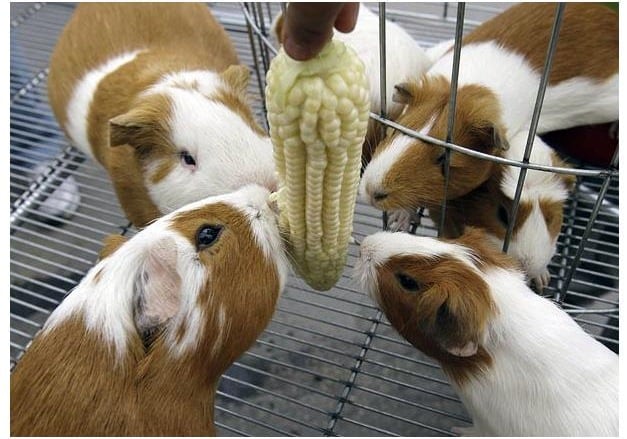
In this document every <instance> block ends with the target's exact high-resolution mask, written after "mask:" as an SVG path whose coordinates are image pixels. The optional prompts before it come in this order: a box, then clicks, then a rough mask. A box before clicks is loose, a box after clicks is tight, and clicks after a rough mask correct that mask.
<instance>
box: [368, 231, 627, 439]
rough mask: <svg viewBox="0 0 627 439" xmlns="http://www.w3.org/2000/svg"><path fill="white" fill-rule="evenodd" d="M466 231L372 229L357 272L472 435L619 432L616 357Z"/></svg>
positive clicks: (503, 258)
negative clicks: (439, 374) (462, 412)
mask: <svg viewBox="0 0 627 439" xmlns="http://www.w3.org/2000/svg"><path fill="white" fill-rule="evenodd" d="M485 240H486V238H485V237H484V236H483V235H482V232H481V231H479V230H476V229H468V230H467V232H466V233H465V234H464V235H463V236H462V237H461V238H459V239H457V240H454V241H446V240H438V239H435V238H425V237H418V236H414V235H409V234H407V233H402V232H397V233H392V232H379V233H376V234H374V235H371V236H368V237H366V238H365V239H364V240H363V241H362V244H361V250H360V251H361V254H360V259H359V263H358V264H357V266H356V276H358V277H359V278H360V279H361V283H362V285H363V287H364V288H365V289H366V290H368V291H369V292H370V293H371V294H372V296H373V297H374V298H375V299H376V300H377V301H378V303H379V305H380V307H381V309H382V310H383V311H384V312H385V314H386V316H387V318H388V319H389V321H390V323H391V324H392V325H393V326H394V328H395V329H396V330H397V331H398V332H399V333H400V334H401V335H402V336H403V337H405V338H406V339H407V340H408V341H409V342H410V343H411V344H412V345H414V346H415V347H416V348H417V349H419V350H420V351H422V352H424V353H425V354H426V355H428V356H430V357H432V358H434V359H435V360H437V361H438V362H439V364H440V365H441V366H442V369H443V371H444V372H445V373H446V375H447V376H448V378H449V381H450V382H451V385H452V386H453V387H454V388H455V390H456V391H457V393H458V394H459V396H460V398H461V400H462V402H463V404H464V406H465V407H466V409H467V410H468V412H469V413H470V415H471V416H472V419H473V426H472V427H471V428H467V429H460V430H457V431H458V432H460V433H463V434H467V435H473V436H616V435H618V420H619V412H618V376H619V370H618V356H617V355H616V354H615V353H613V352H612V351H610V350H609V349H608V348H606V347H605V346H603V345H602V344H601V343H599V342H598V341H596V340H595V339H593V338H592V337H591V336H590V335H588V334H587V333H586V332H584V330H583V329H582V328H581V327H580V326H579V325H577V323H575V321H574V320H573V319H572V318H571V317H570V316H568V315H567V314H566V313H565V312H564V311H562V310H561V309H560V308H559V307H558V306H557V305H556V304H555V303H553V302H551V301H550V300H547V299H545V298H543V297H540V296H538V295H537V294H535V293H534V292H533V291H532V290H531V289H529V288H528V287H527V285H526V284H525V282H524V278H523V275H522V273H521V272H520V271H518V269H517V268H516V267H515V263H514V262H513V260H511V259H510V258H508V257H507V256H506V255H503V254H501V253H500V252H499V251H498V250H496V249H494V248H492V247H491V246H490V245H489V244H487V243H486V242H485Z"/></svg>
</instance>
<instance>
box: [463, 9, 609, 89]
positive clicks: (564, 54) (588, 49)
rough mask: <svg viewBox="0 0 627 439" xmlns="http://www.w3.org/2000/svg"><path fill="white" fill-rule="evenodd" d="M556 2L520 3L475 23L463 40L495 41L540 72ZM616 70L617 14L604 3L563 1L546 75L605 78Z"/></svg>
mask: <svg viewBox="0 0 627 439" xmlns="http://www.w3.org/2000/svg"><path fill="white" fill-rule="evenodd" d="M556 10H557V3H521V4H519V5H515V6H512V7H511V8H509V9H507V10H506V11H505V12H503V13H501V14H499V15H497V16H496V17H494V18H492V19H491V20H488V21H486V22H485V23H483V24H482V25H481V26H479V27H477V28H476V29H475V30H474V31H472V32H471V33H470V34H468V36H466V37H465V38H464V40H463V44H471V43H480V42H484V41H490V40H494V41H496V42H498V43H499V44H500V45H502V46H503V47H505V48H506V49H508V50H511V51H513V52H516V53H519V54H521V55H522V56H524V57H525V58H526V59H527V60H528V61H529V63H530V64H531V66H532V67H533V68H534V69H535V70H536V71H539V72H541V71H542V69H543V68H544V62H545V57H546V53H547V50H548V47H549V39H550V35H551V29H552V27H553V21H554V19H555V12H556ZM617 72H618V14H617V13H615V12H614V11H612V10H611V9H609V8H608V7H606V6H605V5H603V4H594V3H568V4H567V5H566V8H565V9H564V15H563V18H562V26H561V28H560V33H559V40H558V44H557V50H556V53H555V56H554V59H553V66H552V69H551V75H550V78H549V82H550V84H557V83H559V82H562V81H565V80H567V79H570V78H573V77H576V76H587V77H590V78H595V79H598V80H604V79H606V78H608V77H610V76H611V75H613V74H615V73H617Z"/></svg>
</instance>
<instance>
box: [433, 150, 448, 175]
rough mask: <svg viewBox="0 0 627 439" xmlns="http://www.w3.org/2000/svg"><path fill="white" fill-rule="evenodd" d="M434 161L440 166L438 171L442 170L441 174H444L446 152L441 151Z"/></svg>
mask: <svg viewBox="0 0 627 439" xmlns="http://www.w3.org/2000/svg"><path fill="white" fill-rule="evenodd" d="M435 163H436V164H437V165H438V166H439V167H440V171H441V172H442V175H444V166H445V164H446V152H443V153H442V154H440V155H439V156H438V158H437V160H436V161H435Z"/></svg>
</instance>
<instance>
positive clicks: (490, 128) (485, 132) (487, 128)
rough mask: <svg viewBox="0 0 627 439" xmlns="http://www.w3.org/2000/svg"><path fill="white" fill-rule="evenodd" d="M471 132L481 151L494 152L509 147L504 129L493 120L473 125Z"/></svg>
mask: <svg viewBox="0 0 627 439" xmlns="http://www.w3.org/2000/svg"><path fill="white" fill-rule="evenodd" d="M471 132H472V134H473V135H474V137H475V139H476V146H477V147H478V148H477V149H478V150H479V151H481V152H486V153H492V152H494V151H496V150H499V149H500V150H503V151H506V150H508V149H509V142H508V141H507V138H506V137H505V133H504V130H503V129H502V128H501V127H499V126H498V125H497V124H495V123H493V122H489V121H486V122H483V123H479V124H475V125H473V126H472V127H471Z"/></svg>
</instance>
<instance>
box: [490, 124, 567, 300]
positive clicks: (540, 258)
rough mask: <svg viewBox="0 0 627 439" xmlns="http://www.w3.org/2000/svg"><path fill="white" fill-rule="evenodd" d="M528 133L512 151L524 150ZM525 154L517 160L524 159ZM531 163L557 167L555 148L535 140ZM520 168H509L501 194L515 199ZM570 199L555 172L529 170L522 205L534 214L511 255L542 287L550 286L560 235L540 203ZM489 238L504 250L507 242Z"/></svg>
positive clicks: (514, 238)
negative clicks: (550, 268)
mask: <svg viewBox="0 0 627 439" xmlns="http://www.w3.org/2000/svg"><path fill="white" fill-rule="evenodd" d="M527 136H528V135H527V133H526V132H520V133H518V134H517V135H515V136H514V137H513V138H512V140H511V145H512V148H514V149H517V150H524V145H525V144H526V141H527ZM521 159H522V155H521V156H520V157H517V160H521ZM530 162H532V163H536V164H542V165H554V162H553V152H552V150H551V148H550V147H549V146H548V145H547V144H546V143H544V142H543V141H542V140H541V139H540V138H539V137H537V136H536V137H535V139H534V144H533V148H532V150H531V156H530ZM519 175H520V168H518V167H515V166H507V167H505V169H504V172H503V179H502V181H501V191H502V192H503V194H504V195H505V196H506V197H508V198H509V199H511V200H513V199H514V196H515V194H516V186H517V184H518V177H519ZM567 198H568V189H567V187H566V186H565V183H564V181H563V180H562V179H561V178H560V177H559V176H558V175H556V174H554V173H552V172H544V171H536V170H528V171H527V175H526V178H525V182H524V184H523V191H522V193H521V198H520V200H521V202H525V203H528V204H530V205H531V212H530V213H529V216H528V217H527V218H526V220H525V222H524V223H523V224H522V225H521V226H520V227H519V229H518V230H517V232H516V233H515V234H514V235H513V236H512V239H511V242H510V247H509V250H508V253H509V254H510V255H511V256H513V257H514V258H516V259H517V260H518V261H520V262H521V264H522V266H523V268H524V270H525V272H526V273H527V276H528V277H529V279H530V280H533V281H535V282H536V284H538V286H539V287H540V288H543V287H544V286H546V283H547V275H548V271H547V266H548V265H549V262H551V258H552V257H553V255H554V254H555V245H556V243H557V238H558V236H557V235H555V236H552V235H551V234H550V232H549V229H548V226H547V224H546V220H545V218H544V215H543V213H542V210H541V209H540V200H541V199H543V200H550V201H557V202H560V203H563V202H565V201H566V200H567ZM488 238H490V239H491V240H492V242H493V243H495V244H496V246H497V247H498V248H499V249H501V248H502V247H503V240H501V239H500V238H497V237H496V236H494V235H491V234H489V235H488Z"/></svg>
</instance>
